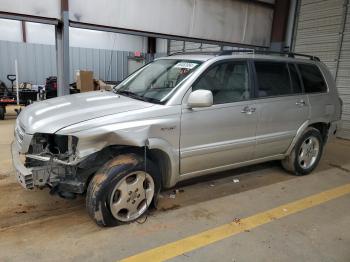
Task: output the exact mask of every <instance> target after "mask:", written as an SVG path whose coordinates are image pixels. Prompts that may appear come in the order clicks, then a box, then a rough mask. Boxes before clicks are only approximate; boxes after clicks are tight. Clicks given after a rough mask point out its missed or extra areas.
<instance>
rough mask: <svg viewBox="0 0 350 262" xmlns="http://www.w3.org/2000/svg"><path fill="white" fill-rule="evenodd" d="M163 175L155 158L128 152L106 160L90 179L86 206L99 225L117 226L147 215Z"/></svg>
mask: <svg viewBox="0 0 350 262" xmlns="http://www.w3.org/2000/svg"><path fill="white" fill-rule="evenodd" d="M160 187H161V179H160V176H159V172H157V168H156V167H155V165H154V164H153V162H152V161H151V160H149V159H147V162H146V170H145V163H144V159H143V157H141V156H139V155H137V154H133V153H130V154H125V155H120V156H117V157H115V158H114V159H112V160H110V161H109V162H107V163H106V164H105V165H104V166H103V167H102V168H101V169H100V170H99V171H97V173H96V175H95V176H94V177H93V178H92V180H91V181H90V183H89V186H88V189H87V193H86V209H87V211H88V213H89V215H90V217H91V218H92V219H93V220H95V222H96V223H97V224H98V225H99V226H116V225H119V224H123V223H129V222H132V221H135V220H137V219H138V218H140V217H141V216H142V215H144V214H145V213H146V211H147V209H148V207H149V206H150V205H151V204H153V201H154V199H155V198H156V197H157V194H158V193H159V191H160Z"/></svg>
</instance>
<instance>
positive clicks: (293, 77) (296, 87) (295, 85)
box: [288, 64, 303, 94]
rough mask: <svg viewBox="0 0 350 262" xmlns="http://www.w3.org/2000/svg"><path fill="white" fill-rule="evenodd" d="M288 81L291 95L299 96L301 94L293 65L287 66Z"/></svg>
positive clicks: (298, 79) (297, 76)
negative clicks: (290, 85) (291, 91)
mask: <svg viewBox="0 0 350 262" xmlns="http://www.w3.org/2000/svg"><path fill="white" fill-rule="evenodd" d="M288 67H289V73H290V80H291V82H292V88H293V93H295V94H300V93H302V92H303V90H302V88H301V83H300V78H299V75H298V72H297V69H296V67H295V65H294V64H289V65H288Z"/></svg>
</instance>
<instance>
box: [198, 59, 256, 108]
mask: <svg viewBox="0 0 350 262" xmlns="http://www.w3.org/2000/svg"><path fill="white" fill-rule="evenodd" d="M198 89H205V90H210V91H211V92H212V93H213V99H214V104H224V103H232V102H237V101H242V100H247V99H249V98H250V92H249V81H248V66H247V63H245V62H224V63H220V64H217V65H214V66H213V67H211V68H210V69H209V70H208V71H206V72H205V73H203V75H202V76H201V77H200V79H199V81H198V82H197V83H195V84H194V86H192V90H193V91H194V90H198Z"/></svg>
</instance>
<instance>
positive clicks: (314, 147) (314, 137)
mask: <svg viewBox="0 0 350 262" xmlns="http://www.w3.org/2000/svg"><path fill="white" fill-rule="evenodd" d="M322 152H323V139H322V136H321V134H320V131H318V130H317V129H316V128H313V127H308V128H307V129H306V130H305V132H304V133H303V135H302V136H301V137H300V138H299V140H298V141H297V142H296V144H295V146H294V148H293V149H292V151H291V153H290V154H289V156H287V157H286V158H285V159H283V160H282V161H281V164H282V167H283V168H284V169H285V170H286V171H288V172H290V173H291V174H293V175H296V176H303V175H307V174H310V173H311V172H312V171H313V170H314V169H315V168H316V167H317V165H318V163H319V162H320V159H321V156H322Z"/></svg>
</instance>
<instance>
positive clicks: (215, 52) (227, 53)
mask: <svg viewBox="0 0 350 262" xmlns="http://www.w3.org/2000/svg"><path fill="white" fill-rule="evenodd" d="M234 53H250V54H265V55H281V56H288V57H291V58H295V57H296V56H299V57H306V58H309V59H310V60H313V61H321V60H320V59H319V58H318V57H317V56H312V55H306V54H299V53H293V52H278V51H270V50H256V49H234V50H223V51H211V52H210V51H209V52H208V51H207V52H201V51H192V52H176V53H173V54H170V55H169V56H173V55H181V54H182V55H216V56H222V55H232V54H234Z"/></svg>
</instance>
